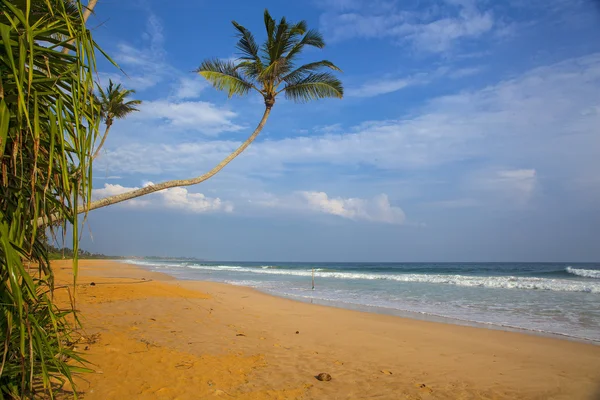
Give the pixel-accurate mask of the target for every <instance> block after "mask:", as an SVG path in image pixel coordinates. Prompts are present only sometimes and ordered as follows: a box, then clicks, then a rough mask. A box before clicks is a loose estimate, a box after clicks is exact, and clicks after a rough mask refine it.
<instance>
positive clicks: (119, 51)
mask: <svg viewBox="0 0 600 400" xmlns="http://www.w3.org/2000/svg"><path fill="white" fill-rule="evenodd" d="M142 38H143V39H145V40H146V42H147V45H146V46H143V47H139V48H138V47H134V46H132V45H130V44H129V43H127V42H119V43H117V45H116V47H117V48H116V50H113V51H111V56H112V57H113V59H114V60H115V61H116V62H117V63H118V64H119V66H120V67H121V68H122V69H123V71H124V74H123V73H119V72H106V71H102V72H100V73H99V74H98V75H99V79H100V83H101V84H102V85H107V84H108V80H109V79H112V80H113V81H114V82H117V83H122V84H123V86H125V87H126V88H128V89H134V90H138V91H142V90H145V89H149V88H151V87H154V86H156V85H157V84H159V83H160V82H162V81H164V80H165V79H170V78H171V77H172V76H178V75H180V74H181V73H180V72H179V71H178V70H176V69H175V68H173V67H172V66H171V65H170V64H169V63H168V62H167V61H166V60H165V54H166V52H165V50H164V42H165V38H164V34H163V27H162V23H161V21H160V19H159V18H158V17H157V16H156V15H154V14H150V15H149V16H148V19H147V21H146V30H145V31H144V32H142Z"/></svg>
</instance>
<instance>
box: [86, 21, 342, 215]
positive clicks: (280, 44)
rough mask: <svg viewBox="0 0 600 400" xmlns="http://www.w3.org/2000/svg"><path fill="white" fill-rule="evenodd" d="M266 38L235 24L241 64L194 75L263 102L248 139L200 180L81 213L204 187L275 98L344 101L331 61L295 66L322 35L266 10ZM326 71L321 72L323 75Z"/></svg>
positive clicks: (217, 65) (216, 64)
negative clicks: (182, 188) (252, 94)
mask: <svg viewBox="0 0 600 400" xmlns="http://www.w3.org/2000/svg"><path fill="white" fill-rule="evenodd" d="M264 22H265V28H266V33H267V37H266V39H265V41H264V42H263V44H262V45H260V46H259V45H258V44H257V43H256V41H255V39H254V36H253V35H252V33H251V32H250V31H249V30H248V29H246V28H244V27H243V26H242V25H240V24H238V23H237V22H235V21H233V22H232V23H233V26H234V28H235V29H236V31H237V37H238V39H239V40H238V42H237V45H236V47H237V49H238V51H239V52H240V53H239V58H238V59H237V60H236V61H235V62H233V61H225V60H219V59H211V60H206V61H204V62H203V63H202V64H201V65H200V67H199V68H198V70H197V72H198V73H199V74H200V75H201V76H202V77H204V78H205V79H206V80H208V81H209V82H210V83H211V84H212V85H213V86H214V87H215V88H216V89H219V90H223V91H225V92H227V94H228V95H229V97H231V96H234V95H239V96H243V95H246V94H248V93H250V92H256V93H258V94H260V95H261V96H262V97H263V99H264V104H265V111H264V113H263V116H262V119H261V120H260V122H259V124H258V126H257V127H256V129H255V130H254V132H252V134H251V135H250V137H248V139H247V140H246V141H245V142H244V143H242V144H241V145H240V147H238V148H237V149H236V150H235V151H234V152H233V153H231V154H230V155H229V156H227V157H226V158H225V159H224V160H223V161H221V162H220V163H219V164H218V165H217V166H216V167H214V168H213V169H212V170H210V171H209V172H207V173H205V174H204V175H200V176H197V177H195V178H191V179H180V180H173V181H167V182H162V183H159V184H155V185H149V186H145V187H143V188H141V189H136V190H132V191H130V192H127V193H123V194H119V195H116V196H111V197H107V198H104V199H101V200H97V201H94V202H91V203H90V204H88V205H87V207H82V208H81V210H80V211H81V212H84V211H86V210H94V209H96V208H100V207H105V206H108V205H111V204H115V203H120V202H122V201H126V200H129V199H133V198H136V197H140V196H143V195H146V194H149V193H154V192H157V191H159V190H163V189H167V188H172V187H176V186H189V185H195V184H198V183H200V182H203V181H205V180H207V179H209V178H211V177H212V176H214V175H215V174H216V173H217V172H219V171H220V170H222V169H223V168H224V167H225V166H226V165H227V164H229V163H230V162H231V161H232V160H233V159H234V158H236V157H237V156H238V155H240V154H241V153H242V152H243V151H244V150H245V149H246V148H247V147H248V146H249V145H250V143H252V142H253V141H254V139H256V137H257V136H258V134H259V133H260V131H261V130H262V129H263V127H264V126H265V123H266V122H267V119H268V118H269V114H270V113H271V109H272V108H273V106H274V105H275V101H276V99H277V97H278V96H279V95H283V96H285V98H287V99H288V100H291V101H294V102H308V101H311V100H316V99H322V98H327V97H333V98H342V96H343V94H344V89H343V87H342V83H341V82H340V81H339V80H338V79H337V78H336V77H335V76H334V75H333V74H332V73H331V72H329V71H326V70H333V71H340V69H339V68H338V67H336V66H335V65H334V64H333V63H332V62H331V61H327V60H322V61H316V62H311V63H308V64H304V65H300V66H297V62H298V60H299V57H300V54H301V53H302V51H303V50H305V49H306V48H307V47H316V48H318V49H322V48H323V47H324V46H325V42H324V41H323V37H322V36H321V34H320V33H319V32H318V31H316V30H314V29H308V28H307V24H306V22H305V21H300V22H298V23H289V22H288V21H287V20H286V19H285V18H281V20H279V22H278V23H277V22H276V21H275V20H274V19H273V18H272V17H271V15H270V14H269V12H268V11H267V10H265V13H264ZM324 70H325V71H324Z"/></svg>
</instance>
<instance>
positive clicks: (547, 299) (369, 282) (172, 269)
mask: <svg viewBox="0 0 600 400" xmlns="http://www.w3.org/2000/svg"><path fill="white" fill-rule="evenodd" d="M126 262H128V263H132V264H138V265H140V266H143V267H145V268H147V269H150V270H153V271H158V272H163V273H167V274H169V275H172V276H174V277H175V278H177V279H191V280H208V281H217V282H225V283H230V284H234V285H243V286H250V287H253V288H256V289H258V290H261V291H263V292H266V293H270V294H274V295H278V296H283V297H289V298H293V299H297V300H302V301H309V302H316V303H321V304H330V305H335V306H339V307H344V308H353V309H362V310H366V311H373V312H380V313H388V314H397V315H404V316H406V315H409V316H411V315H412V316H421V317H431V318H435V317H441V318H448V319H450V320H451V321H454V322H457V323H460V322H463V323H481V324H487V325H489V326H491V327H494V326H497V327H504V328H515V329H525V330H530V331H536V332H540V333H549V334H558V335H565V336H569V337H573V338H577V339H586V340H592V341H596V342H600V264H576V263H289V262H288V263H283V262H282V263H273V262H269V263H261V262H189V261H173V260H164V261H161V260H152V261H142V260H127V261H126ZM313 269H314V276H315V289H314V290H313V289H312V273H313Z"/></svg>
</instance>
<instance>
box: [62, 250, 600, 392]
mask: <svg viewBox="0 0 600 400" xmlns="http://www.w3.org/2000/svg"><path fill="white" fill-rule="evenodd" d="M54 268H55V271H56V275H57V286H59V289H58V290H57V297H58V298H59V299H62V300H63V301H64V300H65V299H67V298H68V296H67V292H68V290H71V291H72V286H71V287H69V284H70V283H72V274H71V269H70V268H71V265H70V261H58V262H55V263H54ZM92 283H93V285H92ZM61 286H62V287H61ZM76 299H77V308H78V309H79V310H80V316H81V318H82V322H83V325H84V332H83V334H84V337H83V338H82V340H81V342H80V343H79V344H78V345H77V347H78V348H79V349H80V350H82V351H83V352H84V353H85V357H86V358H87V359H88V360H89V361H90V362H91V363H93V366H92V367H93V368H94V369H95V371H96V372H95V373H92V374H86V375H82V376H80V377H78V378H77V382H78V384H79V390H80V391H81V392H83V393H84V398H85V399H87V400H93V399H123V398H131V399H133V398H135V399H175V398H177V399H200V398H201V399H210V398H215V399H222V398H237V399H596V398H600V346H597V345H592V344H586V343H579V342H574V341H568V340H560V339H555V338H547V337H541V336H535V335H528V334H522V333H514V332H504V331H498V330H489V329H482V328H474V327H464V326H456V325H450V324H444V323H438V322H428V321H420V320H412V319H406V318H399V317H395V316H386V315H378V314H370V313H363V312H358V311H351V310H344V309H337V308H332V307H325V306H319V305H311V304H306V303H301V302H296V301H292V300H287V299H282V298H277V297H273V296H269V295H266V294H263V293H260V292H257V291H255V290H253V289H249V288H245V287H238V286H231V285H225V284H219V283H211V282H195V281H177V280H174V279H173V278H171V277H169V276H167V275H163V274H159V273H153V272H149V271H146V270H144V269H141V268H138V267H136V266H131V265H126V264H123V263H119V262H112V261H105V260H94V261H92V260H89V261H88V260H84V261H81V262H80V276H79V279H78V286H77V296H76ZM322 372H324V373H328V374H330V375H331V377H332V380H331V381H319V380H317V379H316V378H315V376H316V375H317V374H319V373H322Z"/></svg>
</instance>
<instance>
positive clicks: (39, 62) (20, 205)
mask: <svg viewBox="0 0 600 400" xmlns="http://www.w3.org/2000/svg"><path fill="white" fill-rule="evenodd" d="M82 15H83V7H82V6H81V4H80V3H77V2H71V1H68V2H67V1H64V0H0V313H1V315H2V317H1V319H0V342H1V343H2V354H1V355H0V356H1V359H0V398H31V397H35V396H38V395H50V396H52V394H53V387H56V386H59V385H60V384H61V383H63V382H65V381H71V379H72V373H73V372H75V371H81V370H82V369H81V368H80V367H78V364H79V365H81V364H80V363H79V362H81V361H82V360H81V359H80V357H79V355H78V354H77V353H75V352H74V351H73V350H72V348H71V346H70V343H71V336H70V335H71V332H72V331H71V329H72V327H71V325H70V324H69V323H67V321H68V319H67V317H68V316H69V315H70V314H72V308H69V309H67V310H62V309H59V308H58V307H57V306H56V304H54V303H53V297H52V290H53V274H52V270H51V268H50V264H49V261H48V253H47V248H46V243H45V241H44V240H43V237H44V236H45V235H40V234H39V232H38V230H39V229H45V228H39V227H38V221H39V220H41V221H44V220H49V219H51V218H53V217H56V218H57V219H58V220H59V221H61V224H63V226H64V224H67V223H68V224H70V225H71V226H72V233H73V241H72V243H73V248H74V252H75V255H77V254H78V241H77V240H78V213H77V211H78V206H79V205H80V204H86V203H87V202H88V199H89V198H90V193H91V172H92V171H91V150H92V149H93V144H94V141H95V140H96V138H97V136H98V126H99V123H100V113H99V107H98V106H97V105H96V104H95V102H94V100H93V95H92V92H93V89H94V75H95V72H96V70H95V51H96V48H95V44H94V42H93V40H92V38H91V36H90V33H89V32H88V30H87V29H86V28H85V25H84V24H83V23H82V21H83V16H82ZM65 48H66V49H68V51H63V49H65ZM49 229H55V228H52V227H51V228H49ZM73 262H74V264H73V268H74V272H75V274H74V275H75V276H76V275H77V256H75V258H74V261H73ZM30 266H31V267H30ZM71 320H72V319H71Z"/></svg>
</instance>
